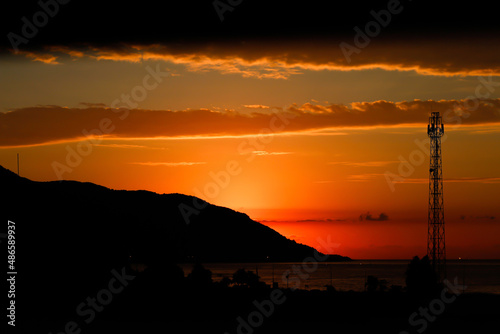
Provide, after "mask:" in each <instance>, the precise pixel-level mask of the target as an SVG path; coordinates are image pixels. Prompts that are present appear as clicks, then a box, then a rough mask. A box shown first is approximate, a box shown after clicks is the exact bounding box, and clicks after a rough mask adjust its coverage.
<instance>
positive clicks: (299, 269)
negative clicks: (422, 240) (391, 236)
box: [181, 260, 500, 294]
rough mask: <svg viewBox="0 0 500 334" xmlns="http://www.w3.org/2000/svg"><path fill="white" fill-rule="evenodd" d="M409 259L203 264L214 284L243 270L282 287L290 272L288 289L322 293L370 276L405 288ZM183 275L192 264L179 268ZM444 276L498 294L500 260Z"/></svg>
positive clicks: (456, 266)
mask: <svg viewBox="0 0 500 334" xmlns="http://www.w3.org/2000/svg"><path fill="white" fill-rule="evenodd" d="M409 262H410V261H409V260H401V261H400V260H356V261H353V262H347V263H345V262H344V263H332V262H320V263H317V265H315V264H313V263H308V265H307V266H303V264H302V263H299V262H298V263H207V264H204V266H205V268H207V269H210V270H211V271H212V277H213V279H214V280H215V281H218V280H220V279H222V277H224V276H228V277H232V275H233V273H234V272H235V271H236V270H238V269H240V268H244V269H245V270H252V271H253V272H256V271H257V272H258V275H259V276H260V279H261V281H264V282H266V283H267V284H271V283H272V282H273V277H274V281H275V282H278V284H279V286H280V287H286V285H287V282H286V281H287V280H286V277H285V275H286V273H287V271H288V272H289V273H290V275H289V279H288V283H289V287H299V288H302V289H320V290H325V289H326V288H325V285H330V284H331V285H333V286H334V287H335V288H336V289H337V290H343V291H347V290H354V291H363V290H364V283H365V277H366V276H369V275H372V276H375V277H377V278H378V279H379V280H382V279H385V280H386V281H387V286H388V287H390V286H391V285H401V286H405V280H404V279H405V271H406V268H407V266H408V263H409ZM181 267H182V268H183V270H184V273H185V274H186V275H187V274H188V273H189V272H191V269H192V265H191V264H184V265H182V266H181ZM447 277H448V279H449V280H450V281H452V282H454V280H455V277H457V278H458V283H459V284H462V282H465V285H466V286H467V288H466V289H465V291H464V292H465V293H472V292H485V293H495V294H500V260H463V261H458V260H456V261H451V260H450V261H448V263H447Z"/></svg>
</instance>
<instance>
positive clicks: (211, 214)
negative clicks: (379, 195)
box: [0, 166, 343, 263]
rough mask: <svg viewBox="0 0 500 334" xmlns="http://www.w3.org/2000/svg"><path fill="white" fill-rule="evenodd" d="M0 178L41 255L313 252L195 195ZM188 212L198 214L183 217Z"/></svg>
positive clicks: (255, 256) (265, 256)
mask: <svg viewBox="0 0 500 334" xmlns="http://www.w3.org/2000/svg"><path fill="white" fill-rule="evenodd" d="M0 182H1V184H2V185H3V188H4V191H5V192H6V193H8V194H9V196H8V197H7V200H6V201H4V203H3V206H5V208H7V209H8V211H7V212H8V213H9V217H7V218H8V219H10V220H12V221H15V222H16V223H17V225H18V227H19V226H21V227H20V228H22V229H26V232H25V233H26V234H25V235H23V238H24V240H26V241H27V240H29V242H30V243H32V245H36V246H37V252H38V255H39V256H43V255H44V253H45V252H49V253H50V255H51V256H53V257H54V256H55V257H56V258H62V260H63V259H64V260H69V259H73V260H75V259H79V260H82V261H89V260H90V261H97V260H99V261H103V260H104V259H105V258H108V260H110V261H111V262H115V261H125V260H127V259H133V260H134V261H136V262H141V263H152V262H156V261H169V262H185V261H199V262H220V261H231V262H248V261H252V262H259V261H302V260H304V258H306V257H308V256H311V255H313V252H314V249H313V248H311V247H309V246H306V245H302V244H298V243H296V242H295V241H293V240H289V239H287V238H285V237H284V236H282V235H280V234H279V233H278V232H276V231H274V230H272V229H271V228H269V227H266V226H264V225H262V224H260V223H258V222H256V221H253V220H251V219H250V218H249V217H248V216H247V215H246V214H244V213H240V212H236V211H234V210H231V209H228V208H224V207H219V206H215V205H211V204H208V203H206V202H204V201H203V200H201V199H198V198H195V197H193V196H187V195H182V194H163V195H160V194H157V193H153V192H149V191H142V190H141V191H126V190H112V189H108V188H105V187H103V186H99V185H96V184H93V183H87V182H85V183H82V182H76V181H52V182H35V181H31V180H28V179H26V178H23V177H19V176H18V175H16V174H15V173H13V172H11V171H9V170H7V169H5V168H3V167H1V166H0ZM201 205H204V206H205V207H204V208H202V209H200V207H201ZM183 208H184V209H183ZM186 208H187V209H186ZM183 210H184V216H183V213H182V211H183ZM185 210H193V211H192V212H195V213H193V214H190V215H189V219H188V220H186V219H185V216H187V214H186V211H185ZM47 255H48V254H47ZM342 259H343V258H342V257H332V260H342Z"/></svg>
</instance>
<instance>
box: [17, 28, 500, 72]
mask: <svg viewBox="0 0 500 334" xmlns="http://www.w3.org/2000/svg"><path fill="white" fill-rule="evenodd" d="M344 42H350V43H352V41H344ZM430 50H432V52H430ZM499 53H500V41H499V39H498V37H491V36H484V37H482V38H475V39H471V40H469V41H468V42H467V43H463V40H461V39H459V38H455V39H450V40H447V43H443V42H442V41H439V40H432V39H428V40H412V41H397V42H395V41H378V42H377V43H371V44H370V47H369V48H366V49H363V51H362V52H361V53H359V54H356V55H354V56H352V59H351V61H350V62H347V61H346V59H345V57H344V55H343V53H342V51H341V49H340V48H339V46H338V43H334V42H332V40H328V39H318V40H315V41H314V42H312V41H310V40H307V41H304V40H300V39H297V40H294V41H282V42H279V43H277V42H276V41H272V42H271V41H267V42H266V41H263V40H259V41H247V42H245V43H241V44H240V45H231V46H229V45H228V44H227V43H215V42H213V43H211V44H210V45H205V44H187V45H186V44H161V43H156V44H146V45H139V44H136V45H132V44H120V45H119V46H116V45H115V46H113V45H108V46H90V47H86V48H70V47H61V46H59V45H55V46H47V47H46V48H45V50H43V51H29V52H24V53H22V54H23V55H24V56H26V57H29V58H31V59H32V60H34V61H41V62H44V63H47V64H58V63H62V62H63V61H64V59H65V57H69V59H71V60H74V59H78V58H90V59H95V60H107V61H118V62H134V63H139V62H142V61H147V60H154V61H164V62H168V63H172V64H180V65H184V66H185V67H186V69H187V70H188V71H192V72H206V71H218V72H220V73H223V74H237V75H241V76H243V77H253V78H259V79H288V78H289V77H290V76H292V75H298V74H301V73H303V71H323V70H329V71H357V70H365V69H384V70H389V71H393V70H396V71H415V72H417V73H419V74H421V75H438V76H454V75H461V76H477V75H495V76H498V75H500V58H498V57H497V56H496V55H498V54H499Z"/></svg>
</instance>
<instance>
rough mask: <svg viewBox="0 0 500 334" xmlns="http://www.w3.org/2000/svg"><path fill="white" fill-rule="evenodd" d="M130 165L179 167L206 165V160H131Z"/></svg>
mask: <svg viewBox="0 0 500 334" xmlns="http://www.w3.org/2000/svg"><path fill="white" fill-rule="evenodd" d="M129 164H130V165H141V166H152V167H157V166H164V167H179V166H195V165H205V164H206V162H187V161H182V162H130V163H129Z"/></svg>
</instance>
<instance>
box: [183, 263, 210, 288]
mask: <svg viewBox="0 0 500 334" xmlns="http://www.w3.org/2000/svg"><path fill="white" fill-rule="evenodd" d="M187 278H188V280H189V281H190V282H191V283H192V284H193V285H195V286H200V287H204V286H208V285H210V284H212V272H211V271H210V270H209V269H206V268H205V267H203V265H201V264H199V263H197V264H195V265H194V266H193V270H191V273H190V274H189V275H188V276H187Z"/></svg>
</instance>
